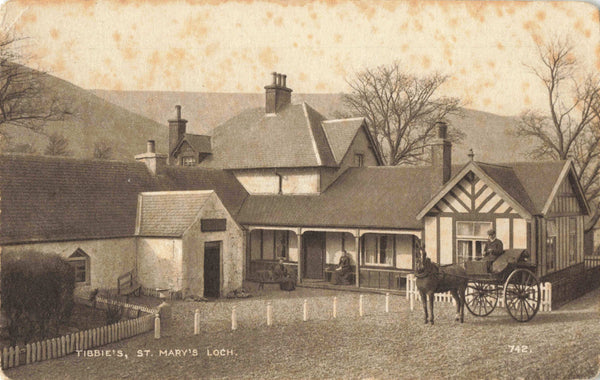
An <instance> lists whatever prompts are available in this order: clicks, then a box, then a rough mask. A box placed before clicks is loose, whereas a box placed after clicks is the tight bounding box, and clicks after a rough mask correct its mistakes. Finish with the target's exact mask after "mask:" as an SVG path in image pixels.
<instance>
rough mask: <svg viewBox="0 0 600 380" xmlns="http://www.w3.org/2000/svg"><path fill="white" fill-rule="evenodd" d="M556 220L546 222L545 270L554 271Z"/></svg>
mask: <svg viewBox="0 0 600 380" xmlns="http://www.w3.org/2000/svg"><path fill="white" fill-rule="evenodd" d="M556 236H557V229H556V220H554V219H548V221H547V222H546V270H552V269H554V265H555V263H556Z"/></svg>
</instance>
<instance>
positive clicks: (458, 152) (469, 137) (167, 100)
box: [93, 90, 531, 163]
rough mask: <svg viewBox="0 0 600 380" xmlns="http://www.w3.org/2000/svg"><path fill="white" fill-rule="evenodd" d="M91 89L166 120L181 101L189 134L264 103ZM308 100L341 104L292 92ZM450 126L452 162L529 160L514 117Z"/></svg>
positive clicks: (474, 114)
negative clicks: (456, 138)
mask: <svg viewBox="0 0 600 380" xmlns="http://www.w3.org/2000/svg"><path fill="white" fill-rule="evenodd" d="M93 92H94V94H96V95H98V96H99V97H101V98H103V99H105V100H108V101H109V102H112V103H114V104H118V105H120V106H122V107H124V108H126V109H130V110H132V111H135V112H137V113H139V114H141V115H144V116H146V117H148V118H150V119H153V120H155V121H157V122H161V123H166V121H167V119H169V118H172V117H173V116H174V114H175V111H174V106H175V105H176V104H180V105H182V108H183V110H182V112H183V117H184V118H185V119H187V120H188V121H189V122H188V131H189V132H191V133H208V134H210V131H211V130H212V129H213V128H214V127H216V126H218V125H219V124H221V123H223V122H225V121H226V120H227V119H229V118H230V117H232V116H234V115H236V114H237V113H239V112H241V111H242V110H244V109H246V108H251V107H261V106H264V95H263V94H248V93H202V92H170V91H110V90H93ZM303 101H305V102H307V103H308V104H310V105H311V106H312V107H313V108H315V109H316V110H318V111H319V112H321V113H322V114H324V115H325V116H327V117H330V118H334V117H335V116H336V115H337V114H338V112H339V111H340V110H342V109H343V105H342V94H296V93H292V103H300V102H303ZM450 123H451V125H453V126H455V127H458V128H460V129H461V130H462V131H463V132H464V133H465V139H464V141H462V143H461V144H456V145H455V146H454V147H453V160H454V162H457V163H460V162H466V161H467V159H468V157H467V154H468V152H469V149H470V148H472V149H473V151H474V153H475V159H476V160H479V161H486V162H508V161H523V160H528V157H527V155H526V153H527V150H528V149H529V146H530V144H531V141H527V140H525V139H522V138H518V137H517V136H515V132H514V131H515V130H514V128H515V125H516V118H515V117H508V116H500V115H495V114H491V113H487V112H482V111H476V110H472V109H464V112H463V118H460V117H451V118H450Z"/></svg>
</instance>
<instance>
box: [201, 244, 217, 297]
mask: <svg viewBox="0 0 600 380" xmlns="http://www.w3.org/2000/svg"><path fill="white" fill-rule="evenodd" d="M220 295H221V243H220V242H208V243H204V297H211V298H219V296H220Z"/></svg>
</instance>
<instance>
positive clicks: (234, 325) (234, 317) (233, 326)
mask: <svg viewBox="0 0 600 380" xmlns="http://www.w3.org/2000/svg"><path fill="white" fill-rule="evenodd" d="M231 330H237V313H236V310H235V306H234V307H232V308H231Z"/></svg>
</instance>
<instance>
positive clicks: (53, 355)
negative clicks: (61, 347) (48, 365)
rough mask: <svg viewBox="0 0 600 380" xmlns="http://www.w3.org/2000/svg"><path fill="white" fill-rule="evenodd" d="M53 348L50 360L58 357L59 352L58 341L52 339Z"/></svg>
mask: <svg viewBox="0 0 600 380" xmlns="http://www.w3.org/2000/svg"><path fill="white" fill-rule="evenodd" d="M51 347H52V356H50V359H54V358H56V357H57V355H56V354H57V352H56V339H54V338H52V341H51Z"/></svg>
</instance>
